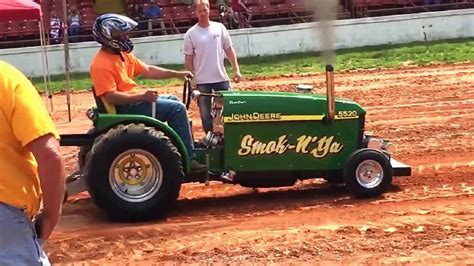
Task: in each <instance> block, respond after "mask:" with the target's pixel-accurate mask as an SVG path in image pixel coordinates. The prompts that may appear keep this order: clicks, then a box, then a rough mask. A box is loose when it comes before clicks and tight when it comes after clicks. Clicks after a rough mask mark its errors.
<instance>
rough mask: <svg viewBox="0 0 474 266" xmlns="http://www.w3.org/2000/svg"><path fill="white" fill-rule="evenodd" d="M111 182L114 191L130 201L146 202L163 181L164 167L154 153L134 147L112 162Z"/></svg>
mask: <svg viewBox="0 0 474 266" xmlns="http://www.w3.org/2000/svg"><path fill="white" fill-rule="evenodd" d="M109 183H110V186H111V188H112V190H113V191H114V193H115V194H116V195H117V196H118V197H120V198H121V199H123V200H125V201H128V202H144V201H147V200H149V199H150V198H152V197H153V196H154V195H155V194H156V193H157V192H158V190H159V189H160V187H161V184H162V183H163V168H162V167H161V164H160V162H159V161H158V159H157V158H156V157H155V156H153V154H151V153H149V152H147V151H145V150H142V149H132V150H127V151H125V152H123V153H121V154H120V155H119V156H117V157H116V158H115V160H114V161H113V162H112V165H111V167H110V170H109Z"/></svg>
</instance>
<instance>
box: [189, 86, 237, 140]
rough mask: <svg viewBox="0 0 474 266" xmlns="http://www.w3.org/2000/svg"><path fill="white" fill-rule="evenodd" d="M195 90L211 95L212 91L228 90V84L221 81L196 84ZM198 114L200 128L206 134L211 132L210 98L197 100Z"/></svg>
mask: <svg viewBox="0 0 474 266" xmlns="http://www.w3.org/2000/svg"><path fill="white" fill-rule="evenodd" d="M196 87H197V89H198V90H199V91H200V92H203V93H211V92H212V91H226V90H230V89H231V88H230V82H229V81H222V82H217V83H206V84H196ZM198 105H199V112H200V114H201V121H202V127H203V129H204V131H205V132H206V133H207V132H209V131H211V130H212V117H211V97H206V96H202V97H199V99H198Z"/></svg>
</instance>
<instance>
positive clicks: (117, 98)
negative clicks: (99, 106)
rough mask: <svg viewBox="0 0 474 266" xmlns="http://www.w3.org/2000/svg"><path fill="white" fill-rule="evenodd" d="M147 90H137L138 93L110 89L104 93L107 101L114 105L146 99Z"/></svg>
mask: <svg viewBox="0 0 474 266" xmlns="http://www.w3.org/2000/svg"><path fill="white" fill-rule="evenodd" d="M145 92H146V91H141V92H137V93H136V94H131V93H126V92H120V91H110V92H107V93H105V94H104V95H102V97H104V98H105V99H106V100H107V102H109V103H110V104H113V105H123V104H132V103H138V102H142V101H145V98H144V94H145Z"/></svg>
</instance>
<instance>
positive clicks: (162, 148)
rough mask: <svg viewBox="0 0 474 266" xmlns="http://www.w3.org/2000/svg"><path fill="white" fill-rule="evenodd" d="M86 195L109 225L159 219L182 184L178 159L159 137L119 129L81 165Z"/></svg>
mask: <svg viewBox="0 0 474 266" xmlns="http://www.w3.org/2000/svg"><path fill="white" fill-rule="evenodd" d="M86 168H87V170H88V171H87V179H88V183H89V193H90V194H91V197H92V199H93V200H94V202H95V203H96V204H97V205H98V206H99V207H100V208H102V209H103V210H105V212H106V213H107V214H108V216H109V217H110V218H112V219H113V220H118V221H124V222H133V221H143V220H148V219H153V218H160V217H163V216H164V215H166V214H167V213H168V211H170V210H171V208H172V206H173V205H174V203H175V202H176V200H177V198H178V196H179V191H180V188H181V183H182V181H183V179H184V173H183V167H182V163H181V155H180V154H179V152H178V149H177V148H176V147H175V146H174V145H173V144H172V143H171V140H170V139H169V138H168V137H166V136H165V135H164V133H163V132H160V131H157V130H155V129H154V128H151V127H146V126H145V125H142V124H140V125H137V124H130V125H119V126H117V127H116V128H113V129H111V130H109V131H108V132H107V133H106V134H105V135H104V137H103V138H100V139H97V141H96V142H95V143H94V145H93V147H92V149H91V152H90V158H89V159H88V160H87V166H86Z"/></svg>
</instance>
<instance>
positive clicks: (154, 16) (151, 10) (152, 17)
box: [145, 0, 167, 35]
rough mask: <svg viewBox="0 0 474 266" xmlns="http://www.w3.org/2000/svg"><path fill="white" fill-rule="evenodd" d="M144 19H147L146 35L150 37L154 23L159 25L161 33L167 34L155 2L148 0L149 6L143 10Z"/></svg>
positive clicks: (159, 9) (158, 7)
mask: <svg viewBox="0 0 474 266" xmlns="http://www.w3.org/2000/svg"><path fill="white" fill-rule="evenodd" d="M145 18H146V19H148V30H149V31H150V32H149V33H148V35H152V34H153V32H152V30H153V24H154V22H158V23H160V27H161V29H162V31H161V33H163V34H167V32H166V30H165V28H166V27H165V22H164V21H163V18H162V16H161V8H160V6H158V5H157V4H156V2H155V0H150V3H149V5H148V6H147V7H146V8H145Z"/></svg>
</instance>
